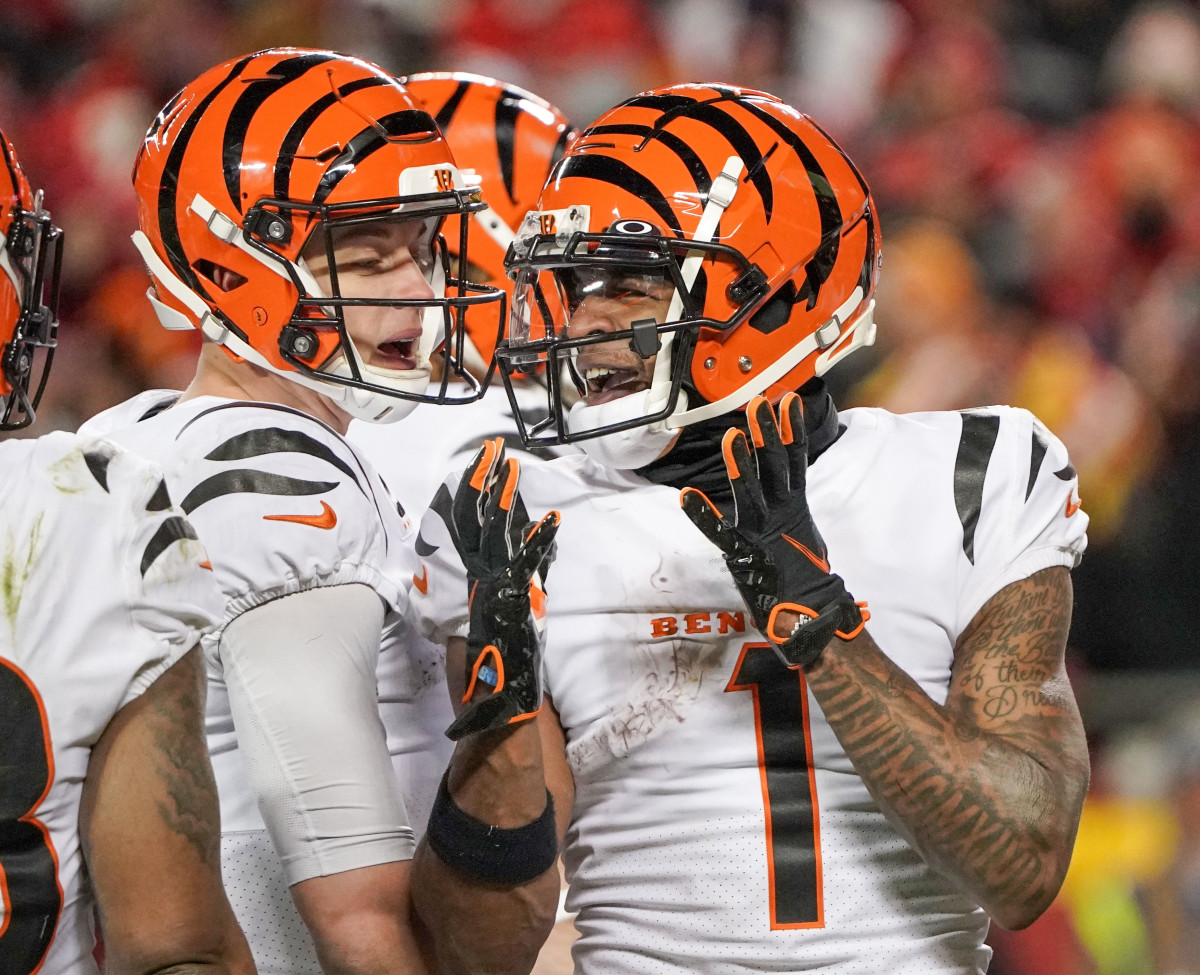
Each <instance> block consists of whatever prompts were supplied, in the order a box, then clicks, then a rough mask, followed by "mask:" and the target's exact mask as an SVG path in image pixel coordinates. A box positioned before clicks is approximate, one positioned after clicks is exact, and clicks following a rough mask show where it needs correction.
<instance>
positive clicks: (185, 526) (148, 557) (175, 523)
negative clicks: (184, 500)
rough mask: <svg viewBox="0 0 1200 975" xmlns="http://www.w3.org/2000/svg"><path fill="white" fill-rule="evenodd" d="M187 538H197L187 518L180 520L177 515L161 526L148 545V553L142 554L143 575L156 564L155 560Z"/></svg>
mask: <svg viewBox="0 0 1200 975" xmlns="http://www.w3.org/2000/svg"><path fill="white" fill-rule="evenodd" d="M185 538H196V532H195V529H193V528H192V526H191V525H190V524H189V523H188V520H187V519H186V518H180V517H179V516H178V515H175V516H174V517H171V518H168V519H167V520H166V521H164V522H163V523H162V524H161V525H159V526H158V531H156V532H155V533H154V537H153V538H151V539H150V542H149V543H148V544H147V545H146V551H144V552H143V553H142V575H145V574H146V570H148V569H149V568H150V566H152V565H153V564H154V560H155V559H157V558H158V557H159V556H160V555H162V554H163V552H165V551H166V550H167V549H168V548H170V547H171V546H172V545H174V544H175V543H176V542H178V541H181V540H183V539H185Z"/></svg>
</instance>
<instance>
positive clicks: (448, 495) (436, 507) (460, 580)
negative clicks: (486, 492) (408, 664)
mask: <svg viewBox="0 0 1200 975" xmlns="http://www.w3.org/2000/svg"><path fill="white" fill-rule="evenodd" d="M461 480H462V474H461V473H459V474H452V475H451V476H450V477H448V478H447V479H446V480H445V481H444V482H443V483H442V485H441V487H439V488H438V489H437V492H436V493H435V494H434V496H433V500H432V502H431V503H430V505H429V508H428V509H427V510H426V512H425V514H424V515H423V516H422V518H421V529H420V531H419V532H418V533H417V539H416V554H417V558H418V559H419V560H420V561H419V563H418V565H417V569H416V572H415V573H414V575H413V587H412V590H411V600H412V605H411V618H412V621H413V623H414V626H415V627H416V629H417V631H418V632H420V633H423V634H424V635H425V638H426V639H428V640H431V641H433V642H434V643H439V644H444V643H445V642H446V641H447V640H448V639H449V638H450V637H452V636H466V634H467V627H468V624H469V622H470V613H469V610H468V607H467V570H466V567H465V566H464V565H463V563H462V560H461V559H460V558H459V557H458V549H457V548H455V545H454V538H453V536H452V534H451V532H452V530H453V529H452V519H451V513H450V512H451V506H452V504H453V499H454V492H455V491H456V490H457V489H458V484H459V482H460V481H461Z"/></svg>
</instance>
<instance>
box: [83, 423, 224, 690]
mask: <svg viewBox="0 0 1200 975" xmlns="http://www.w3.org/2000/svg"><path fill="white" fill-rule="evenodd" d="M82 454H83V457H84V458H85V461H86V464H87V466H88V467H89V468H90V470H91V472H92V474H93V475H94V476H95V477H96V478H97V480H98V481H99V482H100V483H101V484H102V486H103V488H104V490H105V492H106V494H107V496H108V499H109V501H110V503H111V504H112V505H114V506H116V509H117V510H116V511H115V512H110V514H109V515H107V516H106V515H104V514H103V513H98V516H99V517H111V518H112V519H113V521H114V522H115V523H116V524H118V525H123V528H122V529H121V530H119V531H118V532H117V536H116V537H117V544H118V548H119V551H118V558H119V560H120V565H119V566H118V567H117V570H116V571H118V572H119V573H120V574H121V575H122V576H123V577H124V580H125V588H126V593H127V603H126V610H127V612H128V616H129V619H130V621H131V623H132V638H131V643H132V644H134V645H136V646H137V647H138V648H139V660H138V665H137V667H136V669H135V670H134V671H133V673H132V678H131V680H130V683H129V686H128V688H127V689H126V692H125V694H124V696H123V698H122V700H121V702H120V704H121V706H122V707H123V706H124V705H125V704H128V703H129V702H130V701H132V700H134V699H135V698H136V697H138V696H139V695H140V694H142V693H143V692H144V691H145V690H146V689H147V688H148V687H149V686H150V685H151V684H153V683H154V681H155V680H156V679H157V678H158V677H159V676H160V675H161V674H163V673H164V672H165V671H166V670H167V669H168V668H169V667H171V666H172V665H173V664H174V663H176V661H178V660H179V658H180V657H182V656H183V655H184V654H185V653H187V652H188V651H189V650H190V649H191V648H192V647H194V646H195V645H196V644H197V643H198V642H199V641H200V639H201V637H203V636H204V635H205V634H206V633H208V632H209V631H211V629H212V628H213V627H214V626H215V625H216V623H217V621H218V620H219V619H220V616H221V610H222V605H223V602H224V601H223V599H222V597H221V593H220V590H219V589H218V588H217V585H216V582H215V580H214V579H213V573H212V571H211V569H210V568H208V556H207V553H206V551H205V549H204V546H203V545H202V544H201V543H200V541H199V539H198V537H197V534H196V531H195V529H194V528H193V527H192V525H191V524H190V523H189V522H188V520H187V518H186V517H184V514H183V511H182V510H181V509H180V508H178V507H177V506H175V505H174V504H173V503H172V500H171V497H170V494H169V492H168V490H167V485H166V481H165V480H164V478H163V475H162V472H161V471H160V469H159V468H158V467H157V466H156V465H155V464H153V463H151V462H150V461H147V460H144V459H143V458H141V457H138V456H137V455H135V454H133V453H131V452H130V451H127V450H124V449H122V448H120V447H118V446H116V445H115V444H113V443H111V442H109V441H106V440H102V439H91V440H88V441H85V442H84V444H83V448H82ZM122 652H124V651H122Z"/></svg>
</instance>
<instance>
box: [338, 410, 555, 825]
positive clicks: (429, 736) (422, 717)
mask: <svg viewBox="0 0 1200 975" xmlns="http://www.w3.org/2000/svg"><path fill="white" fill-rule="evenodd" d="M517 389H518V396H519V398H520V399H521V401H522V403H523V405H526V406H527V410H526V415H529V412H528V410H529V408H532V407H535V406H536V405H540V404H544V402H545V397H546V392H545V390H544V389H542V388H541V387H536V386H519V387H517ZM346 436H347V439H349V440H350V441H351V442H352V443H353V444H354V445H355V446H356V447H358V449H359V450H360V451H361V452H362V453H363V455H364V456H365V457H366V458H367V460H369V461H370V462H371V464H372V465H373V466H374V468H375V469H376V470H377V471H378V472H379V474H380V476H381V477H382V478H383V480H384V481H385V482H386V483H387V485H388V487H389V488H390V489H391V491H392V493H393V494H394V495H395V496H396V497H397V498H399V499H400V501H401V503H402V505H403V506H404V509H405V511H406V513H407V514H408V515H409V517H411V518H412V519H413V520H414V521H419V520H420V518H421V515H423V514H424V512H425V509H426V508H427V507H428V505H429V502H430V500H431V499H432V498H433V496H434V493H435V492H436V491H437V489H438V488H439V487H440V486H441V484H442V482H443V480H444V479H445V477H446V475H447V474H449V473H451V472H452V471H458V470H462V469H463V468H464V467H465V466H466V465H467V464H468V463H469V462H470V460H471V457H472V456H473V455H474V453H475V452H476V451H477V450H478V449H479V445H480V444H481V443H483V441H485V440H490V439H492V438H494V437H503V438H504V441H505V444H506V445H507V448H508V450H509V452H510V453H511V454H512V456H515V457H517V458H519V459H520V461H521V467H522V470H524V469H526V468H528V467H529V466H530V465H532V464H536V463H539V462H540V460H541V459H542V458H541V457H540V456H535V455H533V454H530V453H528V452H526V451H525V450H524V449H523V447H522V446H521V441H520V439H519V438H518V437H517V424H516V421H515V420H514V419H513V415H512V407H511V405H510V404H509V400H508V396H507V395H505V392H504V389H503V387H499V386H497V387H493V388H491V389H489V390H488V391H487V394H486V395H485V396H484V397H483V398H482V399H480V400H477V401H476V402H474V403H470V404H467V405H462V406H436V405H433V404H423V405H420V406H418V407H417V408H416V409H415V410H414V411H413V413H412V414H411V415H410V416H409V417H407V418H406V419H405V420H404V421H403V422H402V423H386V424H381V423H365V422H363V421H361V420H353V421H351V423H350V430H349V432H348V433H347V434H346ZM556 451H557V452H559V453H567V452H570V453H574V452H575V450H574V448H569V447H563V448H556ZM414 584H415V585H416V586H417V587H418V588H419V587H421V586H423V585H424V584H425V580H424V579H423V578H422V577H421V576H420V575H419V574H418V575H417V576H416V577H415V580H414ZM399 638H400V640H401V641H402V645H403V647H404V652H403V653H401V654H399V655H398V657H399V661H400V663H399V672H400V673H399V679H398V680H396V681H394V682H392V684H391V686H390V688H389V689H388V690H389V691H390V693H384V688H381V689H380V691H381V693H380V700H379V707H380V712H381V713H382V715H383V723H384V727H385V728H386V729H387V733H388V751H389V753H390V754H391V756H392V766H393V768H395V770H396V774H397V776H398V777H399V779H400V781H401V783H403V787H404V798H405V803H406V804H407V806H408V812H409V818H410V820H411V822H412V826H413V830H414V832H415V833H416V835H417V838H418V839H420V837H421V836H422V835H423V834H424V832H425V826H426V824H427V823H428V821H429V811H430V810H431V809H432V808H433V800H434V797H435V796H436V795H437V789H438V783H439V782H440V781H441V778H442V773H443V772H445V770H446V766H447V765H448V764H449V762H450V754H451V752H452V751H453V750H454V743H453V742H451V741H450V739H449V738H447V737H446V729H447V728H448V727H450V724H451V722H452V721H453V720H454V710H453V708H452V706H451V704H450V697H449V695H448V694H447V692H446V668H445V654H444V650H443V647H442V646H441V645H440V644H436V643H431V642H430V641H428V640H426V639H424V638H423V637H422V636H421V634H420V633H419V632H418V631H417V629H416V628H414V627H407V628H404V632H403V633H401V634H400V637H399Z"/></svg>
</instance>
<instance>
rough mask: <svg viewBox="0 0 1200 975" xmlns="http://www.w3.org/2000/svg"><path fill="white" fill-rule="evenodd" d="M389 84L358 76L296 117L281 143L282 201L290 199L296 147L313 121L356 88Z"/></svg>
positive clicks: (278, 180) (278, 181) (278, 187)
mask: <svg viewBox="0 0 1200 975" xmlns="http://www.w3.org/2000/svg"><path fill="white" fill-rule="evenodd" d="M386 84H390V82H389V81H388V79H387V78H378V77H373V78H357V79H355V80H354V81H350V82H347V83H346V84H344V85H342V86H341V87H340V88H339V89H338V90H337V93H336V94H335V93H334V92H332V91H331V92H330V93H329V94H328V95H322V96H321V97H320V98H318V99H317V100H316V101H315V102H313V103H312V104H311V105H309V106H308V108H306V109H305V110H304V111H303V112H301V113H300V114H299V115H298V116H296V121H295V122H293V123H292V127H291V128H290V129H288V130H287V135H285V136H284V137H283V142H282V143H281V144H280V146H279V161H278V162H277V163H276V164H275V196H276V198H278V199H281V200H286V199H289V198H290V196H291V181H292V163H294V162H295V161H296V150H297V149H299V148H300V143H301V142H303V141H304V137H305V136H306V135H308V130H309V129H311V128H312V127H313V124H314V123H315V122H316V121H317V119H318V118H320V117H321V115H322V114H323V113H324V112H325V110H326V109H327V108H329V107H330V106H331V105H334V104H335V103H336V102H337V101H338V100H339V99H341V98H345V97H346V96H347V95H351V94H353V93H354V92H356V91H361V90H362V89H363V88H375V87H378V86H379V85H386ZM306 158H307V157H306Z"/></svg>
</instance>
